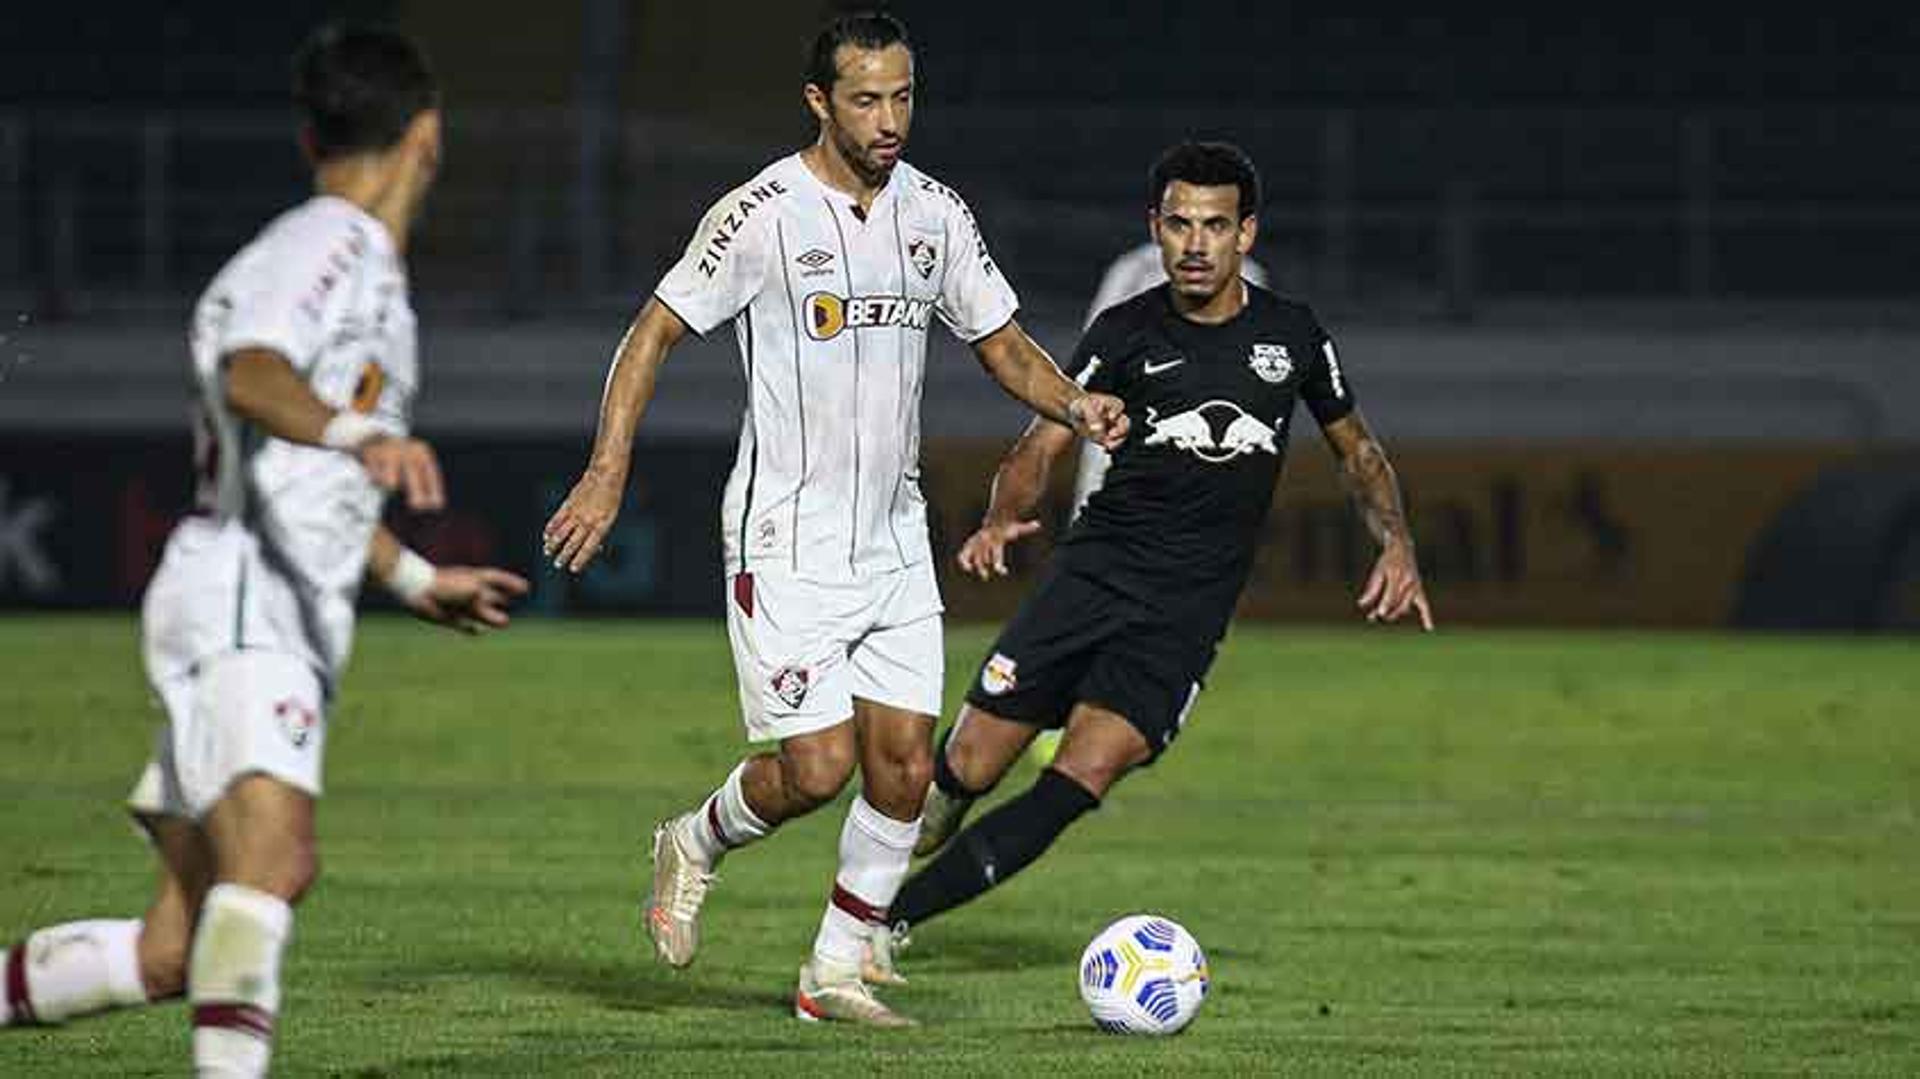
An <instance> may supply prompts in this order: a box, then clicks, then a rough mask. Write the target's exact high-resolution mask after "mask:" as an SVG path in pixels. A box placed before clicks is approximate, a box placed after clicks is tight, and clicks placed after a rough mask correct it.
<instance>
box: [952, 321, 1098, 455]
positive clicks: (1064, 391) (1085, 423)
mask: <svg viewBox="0 0 1920 1079" xmlns="http://www.w3.org/2000/svg"><path fill="white" fill-rule="evenodd" d="M973 353H974V355H976V356H978V357H979V358H980V363H981V365H982V366H984V367H985V368H986V369H987V371H988V373H990V374H991V375H993V378H994V381H996V382H998V383H1000V385H1001V387H1002V388H1003V389H1005V390H1006V391H1007V392H1008V393H1010V394H1012V395H1013V396H1015V397H1017V398H1019V399H1020V400H1022V401H1024V402H1026V404H1027V407H1029V408H1031V409H1033V410H1034V411H1035V412H1038V413H1040V414H1041V415H1042V416H1045V417H1046V418H1048V419H1050V420H1053V421H1055V422H1057V423H1063V424H1066V425H1067V426H1068V427H1070V428H1072V429H1073V431H1074V433H1075V434H1078V435H1080V436H1081V437H1082V438H1085V439H1087V440H1088V441H1090V442H1097V443H1099V444H1100V446H1101V447H1102V448H1104V449H1109V450H1111V449H1115V448H1117V447H1118V446H1119V445H1120V443H1122V442H1125V441H1126V440H1127V408H1126V405H1125V404H1124V403H1122V402H1121V400H1120V399H1119V398H1118V397H1114V396H1113V395H1111V394H1105V393H1088V392H1087V391H1086V390H1083V389H1081V388H1080V387H1079V386H1078V385H1076V384H1075V383H1074V381H1073V380H1072V379H1070V378H1068V377H1067V376H1066V375H1064V374H1061V373H1060V368H1059V367H1058V366H1057V365H1055V364H1054V362H1053V357H1051V356H1049V355H1047V350H1046V349H1043V348H1041V347H1040V344H1039V342H1037V341H1035V340H1034V339H1033V338H1031V337H1028V336H1027V331H1025V330H1023V329H1021V328H1020V324H1019V323H1018V322H1009V323H1007V324H1006V325H1005V326H1002V327H1000V328H999V329H997V330H995V331H993V332H992V333H990V334H988V335H987V336H985V337H982V338H981V339H980V340H978V341H975V342H974V343H973Z"/></svg>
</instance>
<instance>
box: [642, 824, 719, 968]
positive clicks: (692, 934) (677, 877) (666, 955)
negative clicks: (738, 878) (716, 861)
mask: <svg viewBox="0 0 1920 1079" xmlns="http://www.w3.org/2000/svg"><path fill="white" fill-rule="evenodd" d="M678 820H679V818H677V817H676V818H672V819H669V820H666V821H662V822H661V824H660V826H659V827H657V828H655V829H654V830H653V891H652V893H651V894H649V895H648V896H647V909H646V917H645V921H646V923H647V936H649V937H652V938H653V954H654V956H655V957H657V958H658V959H659V960H660V961H661V962H663V963H666V964H667V965H668V966H673V967H684V966H686V965H687V964H689V963H691V962H693V953H694V952H695V951H697V950H699V948H700V904H702V903H704V902H706V899H707V889H708V888H710V887H712V886H713V880H714V877H713V873H712V871H711V870H710V869H709V868H708V867H707V866H704V865H702V864H700V863H699V862H698V861H696V860H695V859H694V858H693V856H692V855H690V854H688V853H687V850H686V848H684V847H682V846H681V845H680V840H679V839H678V838H676V836H675V832H676V831H677V829H675V827H674V825H675V823H677V821H678Z"/></svg>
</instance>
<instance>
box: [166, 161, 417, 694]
mask: <svg viewBox="0 0 1920 1079" xmlns="http://www.w3.org/2000/svg"><path fill="white" fill-rule="evenodd" d="M191 346H192V354H193V374H194V381H195V390H196V392H195V402H194V403H195V409H194V411H195V429H194V440H195V457H196V461H195V465H196V470H197V472H198V476H197V482H198V489H197V492H196V496H195V510H194V512H193V513H192V514H191V515H189V516H188V517H187V518H185V519H184V520H182V521H181V523H180V524H179V525H178V526H176V528H175V529H174V532H173V535H172V536H171V537H169V539H168V541H167V550H166V554H165V557H164V558H163V560H162V562H161V565H160V569H159V570H158V572H157V573H156V574H155V575H154V579H153V581H152V582H151V583H150V584H149V585H148V588H147V597H146V602H145V622H146V627H145V632H146V638H147V646H148V661H149V669H150V671H152V673H154V675H155V676H156V677H165V676H167V675H169V674H175V673H178V672H179V671H180V670H183V669H187V668H190V667H191V666H192V665H193V664H195V663H197V662H199V661H200V660H201V659H203V658H205V657H206V656H208V655H211V654H213V653H216V652H220V651H225V650H230V649H251V648H260V649H272V650H277V651H282V652H287V653H291V654H293V655H296V656H298V657H300V658H301V659H303V660H305V661H307V662H308V663H310V664H311V665H312V666H313V667H314V669H315V670H317V671H319V672H320V674H321V677H322V680H323V681H324V682H326V683H327V684H328V686H329V687H331V685H332V682H333V680H334V678H335V677H336V676H337V675H338V674H339V671H340V669H341V667H342V666H343V665H344V664H345V662H346V659H347V655H348V653H349V651H350V650H351V647H352V638H353V619H354V603H355V601H356V600H357V599H358V597H359V589H360V580H361V576H362V574H363V573H364V572H365V569H366V559H367V546H368V544H369V543H370V542H371V541H372V538H373V530H374V526H375V525H376V524H377V523H378V522H379V519H380V513H381V507H382V505H383V502H384V498H385V492H383V491H381V490H380V489H379V488H377V487H375V486H374V485H373V483H372V482H371V481H370V480H369V479H368V477H367V473H366V470H365V469H364V468H362V467H361V465H360V463H359V461H358V460H356V459H355V458H354V457H352V456H350V455H348V454H345V453H341V452H339V451H336V450H330V449H323V448H320V447H315V446H303V445H298V444H295V443H291V442H286V441H282V440H280V439H277V438H271V437H268V436H267V435H265V434H263V433H262V432H261V431H260V430H259V429H258V428H255V427H253V426H252V425H250V424H248V423H246V422H245V421H243V420H242V419H240V418H239V417H238V416H236V415H234V413H233V411H232V410H231V409H230V408H228V407H227V402H226V393H225V378H224V373H223V369H222V368H223V363H224V359H225V358H226V357H227V356H229V355H231V354H232V353H234V352H236V351H239V350H241V349H248V348H258V349H265V350H268V351H272V352H276V353H278V354H280V355H281V356H283V357H285V358H286V360H287V361H288V362H289V363H290V364H292V365H293V368H294V370H295V371H296V372H298V373H299V375H300V376H301V377H302V378H304V379H305V380H306V382H307V384H308V385H309V386H310V387H311V388H312V389H313V392H314V393H315V394H316V395H317V396H318V397H319V398H320V399H321V400H322V401H324V402H326V403H327V404H328V405H330V406H332V407H334V408H336V409H345V408H352V409H355V410H357V411H359V412H362V413H365V414H368V415H371V416H373V417H374V418H375V419H377V420H379V421H380V422H381V424H382V425H383V426H384V427H386V428H387V429H389V430H390V431H392V432H393V433H394V434H404V433H405V432H406V431H407V429H408V425H409V420H410V417H411V413H412V404H413V396H414V392H415V391H416V389H417V388H418V385H419V374H418V367H417V355H416V353H417V342H416V327H415V322H414V314H413V308H412V306H411V304H410V303H409V302H408V299H407V278H406V270H405V267H404V266H403V265H402V263H401V261H400V257H399V254H398V252H396V251H395V249H394V246H393V239H392V237H391V235H390V234H389V233H388V232H387V229H386V226H385V225H383V224H381V223H380V222H379V221H378V220H376V219H375V218H373V217H372V216H370V215H369V214H367V213H366V212H365V211H363V210H361V209H360V208H359V207H357V206H355V205H353V204H352V203H350V202H347V201H345V200H344V199H339V198H334V197H331V196H320V197H316V198H313V199H311V200H309V201H308V202H306V203H304V204H302V205H301V206H298V207H296V208H294V209H292V210H289V211H288V212H286V213H284V214H282V215H280V217H278V218H277V219H275V220H274V221H273V222H272V223H271V224H269V225H268V226H267V227H266V228H265V229H263V230H262V231H261V232H260V234H259V235H258V236H257V237H255V238H254V240H253V241H252V242H251V243H249V244H248V245H247V246H246V247H245V248H243V249H241V251H240V252H239V253H238V254H237V255H235V256H234V257H233V258H232V259H231V260H230V261H228V263H227V264H226V266H225V267H223V268H222V269H221V270H220V272H219V274H218V275H217V276H215V278H214V279H213V283H212V284H211V285H209V286H208V287H207V290H206V292H205V293H203V294H202V295H201V297H200V301H199V303H198V305H197V306H196V307H195V309H194V316H193V326H192V334H191Z"/></svg>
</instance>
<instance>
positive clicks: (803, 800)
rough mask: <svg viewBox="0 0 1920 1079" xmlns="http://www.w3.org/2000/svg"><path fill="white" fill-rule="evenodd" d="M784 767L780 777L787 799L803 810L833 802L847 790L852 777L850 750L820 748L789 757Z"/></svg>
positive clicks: (852, 758) (852, 762)
mask: <svg viewBox="0 0 1920 1079" xmlns="http://www.w3.org/2000/svg"><path fill="white" fill-rule="evenodd" d="M785 764H786V767H785V768H783V769H782V778H783V779H784V780H785V781H786V782H785V786H786V788H787V797H788V798H789V799H790V800H791V801H793V802H795V803H797V804H799V805H800V806H802V807H804V808H805V809H813V808H815V807H817V806H822V805H825V804H826V803H828V802H831V801H833V800H834V798H835V797H837V796H838V795H839V794H840V791H841V790H842V789H843V788H845V787H846V785H847V780H848V779H851V778H852V777H853V765H854V757H853V751H852V749H851V748H848V749H846V750H844V751H843V750H840V749H838V748H833V749H823V750H820V751H818V752H813V753H807V754H803V755H797V756H794V757H791V758H789V759H788V760H787V761H786V762H785Z"/></svg>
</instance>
